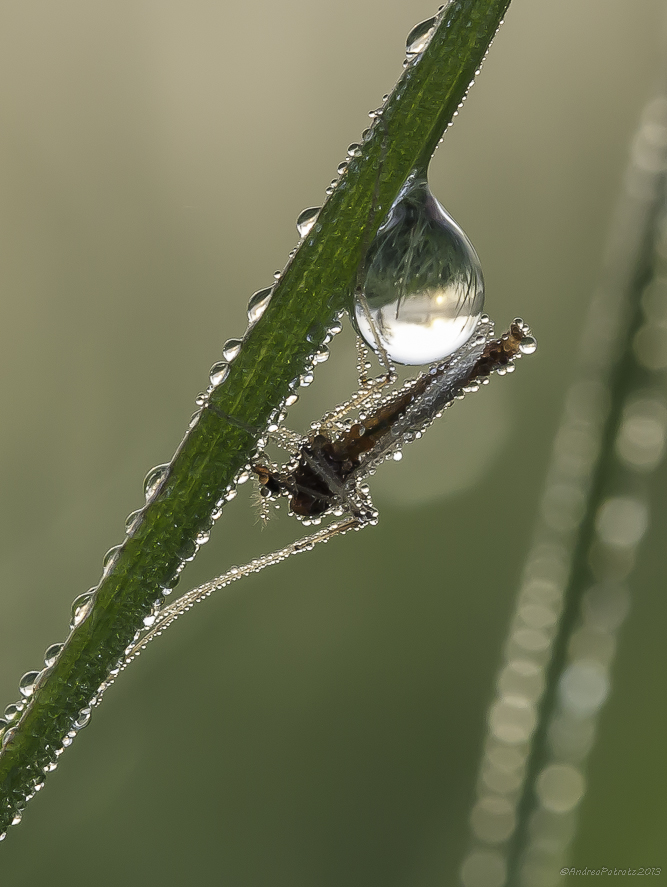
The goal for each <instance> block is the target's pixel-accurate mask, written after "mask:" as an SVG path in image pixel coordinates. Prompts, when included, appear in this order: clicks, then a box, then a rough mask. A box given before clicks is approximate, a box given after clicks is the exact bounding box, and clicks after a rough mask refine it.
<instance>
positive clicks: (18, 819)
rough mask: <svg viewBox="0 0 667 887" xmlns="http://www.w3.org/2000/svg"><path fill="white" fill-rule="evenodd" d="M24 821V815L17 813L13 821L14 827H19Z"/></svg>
mask: <svg viewBox="0 0 667 887" xmlns="http://www.w3.org/2000/svg"><path fill="white" fill-rule="evenodd" d="M22 819H23V815H22V814H21V813H15V814H14V818H13V819H12V825H18V824H19V823H20V822H21V820H22Z"/></svg>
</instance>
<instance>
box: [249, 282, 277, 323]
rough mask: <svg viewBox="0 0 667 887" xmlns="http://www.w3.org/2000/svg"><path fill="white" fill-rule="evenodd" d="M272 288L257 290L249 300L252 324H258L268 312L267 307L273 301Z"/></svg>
mask: <svg viewBox="0 0 667 887" xmlns="http://www.w3.org/2000/svg"><path fill="white" fill-rule="evenodd" d="M271 292H272V288H271V287H270V286H267V287H266V288H265V289H263V290H257V292H256V293H253V294H252V296H250V299H249V300H248V320H249V321H250V323H257V321H258V320H259V318H260V317H261V316H262V314H264V312H265V311H266V308H267V305H268V304H269V302H270V301H271Z"/></svg>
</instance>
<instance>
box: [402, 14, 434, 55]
mask: <svg viewBox="0 0 667 887" xmlns="http://www.w3.org/2000/svg"><path fill="white" fill-rule="evenodd" d="M437 21H438V20H437V18H435V17H434V18H427V19H424V21H423V22H419V24H418V25H415V26H414V28H413V29H412V30H411V31H410V33H409V34H408V38H407V40H406V41H405V57H406V58H407V60H408V61H409V62H411V61H412V59H414V58H416V57H417V56H418V55H419V53H420V52H423V51H424V50H425V49H426V47H427V46H428V44H429V42H430V40H431V37H432V36H433V33H434V31H435V26H436V24H437Z"/></svg>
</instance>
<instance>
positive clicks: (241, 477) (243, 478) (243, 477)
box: [236, 468, 250, 484]
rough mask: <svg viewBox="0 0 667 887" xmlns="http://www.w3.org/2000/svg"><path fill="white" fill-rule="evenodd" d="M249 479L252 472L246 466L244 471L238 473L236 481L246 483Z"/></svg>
mask: <svg viewBox="0 0 667 887" xmlns="http://www.w3.org/2000/svg"><path fill="white" fill-rule="evenodd" d="M249 480H250V472H249V471H248V469H247V468H244V469H243V471H240V472H239V473H238V475H237V476H236V483H237V484H244V483H246V482H247V481H249Z"/></svg>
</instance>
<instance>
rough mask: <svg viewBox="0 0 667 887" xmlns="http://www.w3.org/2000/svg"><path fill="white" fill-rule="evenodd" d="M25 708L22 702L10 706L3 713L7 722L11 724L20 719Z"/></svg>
mask: <svg viewBox="0 0 667 887" xmlns="http://www.w3.org/2000/svg"><path fill="white" fill-rule="evenodd" d="M23 708H24V706H23V705H22V703H20V702H15V703H12V704H11V705H8V706H7V708H6V709H5V711H4V713H3V716H4V718H5V720H6V721H7V722H8V723H10V724H11V723H12V721H15V720H16V719H17V718H18V716H19V715H20V714H21V712H22V711H23Z"/></svg>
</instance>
